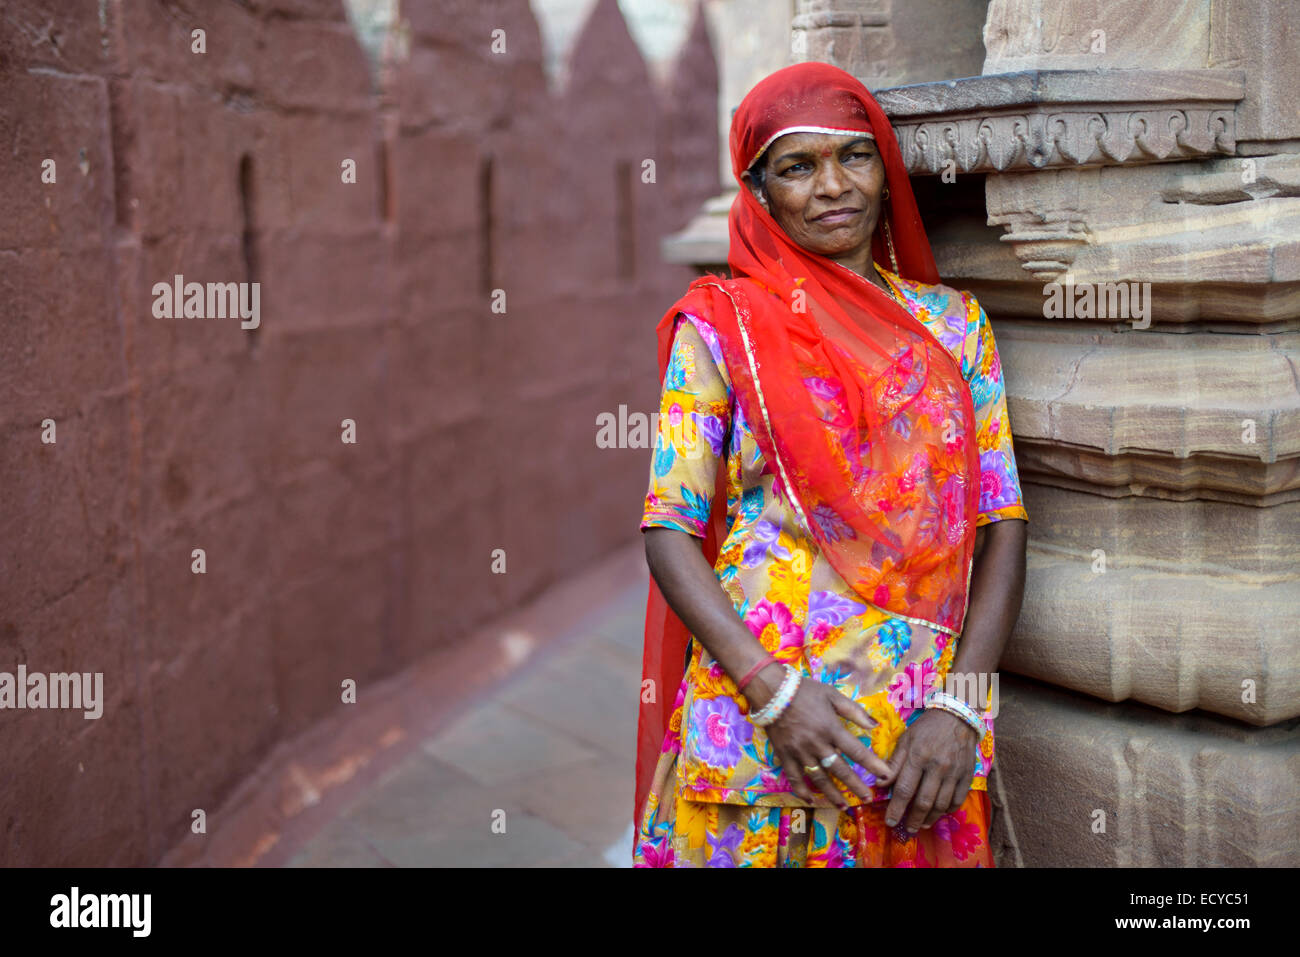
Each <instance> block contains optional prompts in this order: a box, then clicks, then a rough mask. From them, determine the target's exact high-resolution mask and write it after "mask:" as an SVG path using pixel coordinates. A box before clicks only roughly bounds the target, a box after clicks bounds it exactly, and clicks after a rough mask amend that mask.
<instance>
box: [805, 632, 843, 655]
mask: <svg viewBox="0 0 1300 957" xmlns="http://www.w3.org/2000/svg"><path fill="white" fill-rule="evenodd" d="M812 635H817V636H818V637H816V638H813V637H811V636H810V637H809V639H808V641H807V643H806V644H805V645H804V653H805V654H806V655H808V656H809V657H812V658H825V657H826V651H827V649H829V648H833V647H835V646H836V645H837V644H838V643H839V642H840V640H841V639H842V638H843V637H844V628H843V626H841V625H836V626H835V627H834V628H827V629H826V630H825V631H823V632H818V631H817V630H816V629H814V630H813V632H812Z"/></svg>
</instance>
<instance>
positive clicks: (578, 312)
mask: <svg viewBox="0 0 1300 957" xmlns="http://www.w3.org/2000/svg"><path fill="white" fill-rule="evenodd" d="M407 6H408V7H409V9H408V10H407V11H405V12H404V15H405V16H406V18H407V20H408V21H409V30H408V31H407V32H406V40H405V43H404V44H403V43H397V42H394V43H393V44H391V45H390V46H389V48H388V50H387V54H386V58H385V61H384V63H383V64H382V66H383V68H382V69H381V70H380V71H379V72H378V74H377V75H378V77H379V80H378V81H376V80H374V79H372V76H373V75H372V71H371V69H370V65H369V64H368V63H367V61H366V58H365V56H364V54H363V52H362V51H361V49H360V47H359V46H358V44H357V42H356V39H355V37H354V34H353V31H352V28H351V27H350V25H349V24H348V22H347V21H346V18H345V16H344V13H343V8H342V5H341V3H340V2H338V0H258V2H250V3H248V4H244V5H241V4H235V3H232V2H221V3H213V4H204V5H203V7H202V12H201V13H198V14H191V13H188V12H186V11H185V10H183V9H182V8H180V7H178V6H175V5H173V4H168V3H163V2H154V0H147V2H146V0H106V2H103V3H100V4H99V5H98V8H97V6H96V4H94V3H84V2H83V3H77V2H72V0H63V2H57V3H49V2H36V0H18V2H11V3H8V4H6V10H5V15H4V17H3V20H2V21H0V89H3V90H4V93H3V99H0V139H2V140H3V142H4V143H5V144H6V148H5V149H4V150H0V223H2V224H3V225H2V226H0V236H2V237H3V240H2V241H0V297H2V298H3V300H4V302H5V303H6V308H5V311H4V316H3V319H0V322H2V323H3V327H4V329H3V335H0V671H13V670H15V669H16V666H17V665H19V664H25V665H26V666H27V668H28V669H30V670H32V671H45V672H53V671H77V672H87V671H89V672H103V673H104V698H105V706H104V714H103V717H102V718H100V719H98V720H86V719H85V718H83V717H82V714H81V712H80V711H77V712H71V711H57V710H46V711H39V710H3V711H0V725H2V729H0V769H2V770H0V775H3V777H2V778H0V863H3V864H10V865H19V864H25V865H30V864H44V865H56V864H57V865H139V864H148V863H152V862H154V861H157V860H159V859H160V858H161V857H162V855H163V854H164V852H165V851H166V850H167V849H168V848H169V847H171V846H173V845H175V844H176V843H177V842H178V841H180V840H181V839H182V838H184V837H185V836H186V835H187V834H188V833H189V825H190V821H191V813H192V811H193V810H194V809H195V808H203V809H205V810H207V811H208V812H209V813H211V812H212V810H213V809H214V808H216V807H217V806H219V805H220V804H221V802H222V800H223V799H224V798H225V797H226V796H228V795H229V794H230V793H231V791H232V789H233V788H234V787H235V786H236V785H237V783H238V782H239V781H241V780H242V779H244V778H245V777H246V776H247V775H249V774H250V772H252V771H253V769H255V768H256V767H257V765H258V764H259V762H260V761H261V760H262V759H263V758H264V757H265V756H266V755H267V753H268V752H269V751H270V749H271V748H272V747H273V746H275V745H277V744H278V743H281V742H283V741H285V740H288V739H291V738H292V737H293V736H294V735H295V734H297V733H299V732H301V731H303V730H304V729H306V728H308V727H309V726H310V725H311V724H312V723H313V722H314V721H316V720H317V719H319V718H321V717H322V716H324V715H326V714H327V713H329V712H331V710H332V709H335V708H338V707H340V706H341V704H340V683H341V682H342V681H343V680H344V679H345V678H351V679H354V680H355V681H357V682H358V685H359V687H360V688H361V689H364V688H365V687H366V684H367V682H372V681H374V680H376V679H379V678H381V677H384V676H387V675H391V674H393V673H395V672H397V671H399V670H401V669H402V668H404V667H406V666H407V665H409V664H410V663H412V662H413V661H415V660H416V659H418V658H420V657H421V656H423V655H424V654H426V653H427V652H429V651H431V650H433V649H435V648H438V647H440V646H445V645H447V644H449V643H451V642H454V641H456V640H457V638H458V636H460V635H462V634H464V633H465V632H466V630H467V629H469V628H470V627H471V626H472V625H474V624H475V623H477V622H480V621H482V620H484V619H485V618H488V617H490V616H493V615H494V614H496V613H499V612H500V611H502V610H504V609H506V608H508V607H512V606H514V605H516V604H518V603H519V602H521V601H522V600H524V599H525V598H527V597H530V596H532V595H533V594H535V593H537V592H538V591H539V590H540V589H542V588H543V587H545V586H546V585H548V584H550V583H552V582H554V581H556V580H557V579H558V578H560V577H562V576H564V575H565V574H566V573H568V572H570V571H571V570H573V569H576V568H578V567H580V566H582V565H583V564H585V563H588V562H590V561H592V560H594V559H597V558H599V557H600V556H601V555H603V554H604V553H606V552H607V551H608V550H609V549H610V548H612V547H614V546H616V545H619V544H622V543H624V542H626V541H627V540H628V539H629V538H630V537H632V536H633V535H634V533H635V529H636V520H637V517H638V515H639V508H638V504H637V503H638V502H639V500H640V497H641V495H642V494H643V493H644V483H645V474H644V470H645V461H646V460H645V452H644V451H643V450H639V449H627V450H602V449H599V448H597V446H596V443H595V432H596V424H595V423H596V416H597V414H598V413H600V412H613V411H616V410H617V409H618V406H619V405H620V404H626V405H627V406H628V407H629V408H630V409H632V410H637V409H641V410H646V411H649V410H651V409H652V408H653V405H654V402H655V399H656V396H657V388H656V385H657V383H656V381H655V375H654V373H655V359H654V348H653V342H654V339H653V327H654V324H655V322H656V321H657V320H658V318H659V317H660V315H661V314H662V312H663V311H664V309H666V308H667V306H668V305H669V304H670V303H671V302H672V300H673V299H674V298H676V296H677V295H679V294H680V291H681V288H682V287H683V286H684V284H685V282H686V281H687V280H688V278H689V273H688V272H687V271H686V270H684V269H682V268H681V267H668V266H664V265H661V264H660V263H659V261H658V241H659V239H660V237H661V236H663V235H665V234H667V233H668V232H671V231H672V230H674V229H677V228H680V226H682V225H683V224H684V223H685V222H686V220H687V219H688V218H689V215H690V214H691V212H693V210H694V209H695V208H696V207H697V206H698V204H699V203H700V202H701V201H702V200H703V199H704V198H706V197H707V196H709V195H712V194H713V193H714V192H716V190H717V188H718V182H717V176H716V170H717V159H716V154H715V153H714V152H713V151H714V150H715V149H716V135H715V129H714V123H713V114H714V104H715V102H716V96H717V78H716V71H715V69H714V67H713V66H712V63H713V58H712V53H711V50H710V48H709V42H708V38H707V36H706V35H705V34H704V33H703V32H702V30H701V29H700V28H698V27H697V29H696V30H695V32H693V33H692V35H691V38H690V39H689V40H688V41H687V44H686V46H685V48H684V50H683V53H682V69H681V70H680V71H679V73H680V74H681V75H682V76H684V77H686V78H688V79H689V82H680V83H677V84H676V85H675V86H674V87H673V89H672V90H671V91H665V90H659V89H657V88H655V87H654V86H653V84H652V83H651V81H650V78H649V75H648V73H647V71H646V69H645V67H644V65H643V63H642V60H641V57H640V54H639V53H638V51H637V49H636V47H635V45H634V43H633V42H632V40H631V39H630V37H629V35H628V33H627V29H626V27H625V25H624V23H623V21H622V18H621V15H620V14H619V12H618V7H617V4H616V3H615V2H614V0H602V2H601V3H600V4H599V5H598V7H597V8H596V10H595V11H594V13H593V15H592V18H591V20H590V22H589V24H588V26H587V28H586V31H585V32H584V34H583V36H582V37H581V38H580V40H579V41H578V44H577V48H576V50H575V52H574V54H573V63H572V69H571V81H570V85H569V86H568V87H567V88H566V90H565V91H563V92H562V93H556V92H552V91H550V90H548V88H547V85H546V80H545V77H544V75H543V71H542V64H541V56H542V54H541V44H540V40H539V36H538V32H537V26H536V23H535V22H534V20H533V17H532V14H531V13H530V11H529V9H528V5H527V3H526V2H524V0H508V2H507V0H495V2H469V0H464V2H444V3H440V4H437V5H436V7H437V13H436V14H435V13H434V7H435V5H433V4H426V3H418V4H415V3H412V4H408V5H407ZM196 28H201V29H204V30H205V31H206V52H205V53H202V54H198V53H194V52H192V36H191V31H192V30H193V29H196ZM496 29H502V30H504V31H505V41H506V47H505V51H504V52H495V53H494V52H493V51H492V50H491V44H492V31H493V30H496ZM377 82H378V88H377V87H376V83H377ZM46 158H52V159H54V160H55V161H56V164H57V165H56V176H57V179H56V182H55V183H42V182H41V178H40V177H41V163H42V160H43V159H46ZM348 158H351V159H354V160H355V161H356V168H357V182H356V183H355V184H345V183H343V182H341V175H340V171H341V167H340V164H341V163H342V162H343V160H344V159H348ZM644 159H654V160H655V161H656V173H657V175H656V182H655V183H652V184H648V183H644V182H642V179H641V175H640V174H641V170H642V161H643V160H644ZM176 273H181V274H183V275H184V276H185V278H186V281H198V282H217V281H221V282H253V281H256V282H259V283H260V284H261V324H260V327H259V328H257V329H255V330H251V329H250V330H244V329H241V328H240V325H239V322H238V321H237V320H232V319H200V318H190V319H166V318H155V316H154V315H153V312H152V306H153V294H152V291H151V290H152V287H153V284H154V283H156V282H160V281H170V279H171V277H172V276H173V275H174V274H176ZM494 289H502V290H504V291H505V293H506V297H507V298H506V312H505V314H494V313H493V312H492V310H491V309H490V301H491V299H490V297H491V291H492V290H494ZM47 418H49V419H54V420H55V421H56V428H57V441H56V442H55V443H53V444H46V443H43V442H42V441H41V422H42V420H44V419H47ZM343 419H353V420H355V422H356V429H357V441H356V443H355V444H345V443H344V442H343V441H341V422H342V420H343ZM194 548H203V549H204V550H205V552H206V563H207V567H206V573H205V574H201V575H200V574H194V573H193V571H192V568H191V561H192V559H191V550H192V549H194ZM495 548H503V549H505V553H506V558H507V569H508V570H507V573H506V574H504V575H498V574H493V573H492V570H491V560H492V556H491V552H492V549H495Z"/></svg>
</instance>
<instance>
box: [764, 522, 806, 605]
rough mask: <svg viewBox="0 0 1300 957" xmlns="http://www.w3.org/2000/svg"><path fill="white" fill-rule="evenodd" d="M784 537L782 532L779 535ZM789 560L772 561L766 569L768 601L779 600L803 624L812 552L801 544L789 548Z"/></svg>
mask: <svg viewBox="0 0 1300 957" xmlns="http://www.w3.org/2000/svg"><path fill="white" fill-rule="evenodd" d="M781 537H782V538H785V537H787V536H785V535H784V534H782V536H781ZM790 551H791V559H790V561H773V562H772V564H771V566H770V568H769V569H768V578H769V581H770V582H771V584H770V586H769V587H768V589H767V599H768V601H773V602H777V601H779V602H781V603H782V604H784V605H785V606H786V607H788V608H789V609H790V614H791V615H792V616H794V620H795V621H796V622H798V623H799V624H801V625H802V624H803V621H804V616H805V615H806V614H807V613H808V593H809V583H810V582H811V580H812V552H811V550H810V549H808V548H807V547H805V546H804V545H802V544H799V545H795V546H793V547H792V548H790Z"/></svg>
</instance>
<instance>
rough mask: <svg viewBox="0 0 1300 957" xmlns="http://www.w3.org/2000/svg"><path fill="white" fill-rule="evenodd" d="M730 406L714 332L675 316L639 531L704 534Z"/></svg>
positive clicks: (688, 319)
mask: <svg viewBox="0 0 1300 957" xmlns="http://www.w3.org/2000/svg"><path fill="white" fill-rule="evenodd" d="M684 320H686V321H684ZM706 336H707V339H706ZM731 407H732V392H731V383H730V380H729V378H728V376H727V373H726V364H725V363H724V362H723V359H722V354H721V352H720V350H719V349H718V346H717V339H716V336H715V335H714V334H713V331H712V329H711V328H710V327H709V326H708V325H707V324H700V325H699V326H698V327H697V325H696V322H695V320H694V319H693V318H692V317H690V316H686V315H685V314H684V313H681V314H679V315H678V318H677V330H676V334H675V336H674V338H673V346H672V354H671V356H670V358H669V362H668V369H667V371H666V372H665V374H664V384H663V392H662V394H661V396H660V400H659V415H658V423H657V425H656V427H655V433H656V434H655V444H654V454H653V455H652V456H651V460H650V490H649V492H648V493H647V494H646V499H645V512H644V515H643V516H642V519H641V528H642V530H644V529H647V528H654V527H660V528H675V529H677V530H678V531H682V532H686V533H688V534H690V535H695V536H697V537H699V538H703V537H704V535H705V533H706V531H707V530H708V523H709V512H710V510H711V508H712V506H713V494H714V488H715V485H716V482H717V475H718V467H719V465H718V463H719V460H720V459H721V458H722V457H723V456H724V454H725V450H724V446H725V442H726V436H727V434H728V432H729V431H730V427H731V411H730V410H731Z"/></svg>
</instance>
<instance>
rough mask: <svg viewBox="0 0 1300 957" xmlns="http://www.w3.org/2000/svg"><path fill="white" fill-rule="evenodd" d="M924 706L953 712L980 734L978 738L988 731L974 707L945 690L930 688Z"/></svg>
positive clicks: (982, 737) (981, 738) (981, 737)
mask: <svg viewBox="0 0 1300 957" xmlns="http://www.w3.org/2000/svg"><path fill="white" fill-rule="evenodd" d="M925 707H927V708H937V709H938V710H940V711H947V712H948V713H949V714H955V715H956V716H957V717H959V718H961V719H962V720H963V721H965V722H966V723H967V724H968V725H970V726H971V728H972V729H973V730H974V731H975V733H976V734H978V735H979V736H980V740H983V739H984V735H985V733H986V732H987V731H988V728H986V727H985V726H984V719H983V718H982V717H980V716H979V714H978V713H977V712H976V711H975V709H974V708H972V707H971V706H970V705H968V704H967V703H966V702H965V701H962V700H961V698H958V697H956V696H955V695H950V694H948V693H947V692H946V691H939V690H935V689H932V690H931V691H930V692H929V693H928V694H926V696H925Z"/></svg>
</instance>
